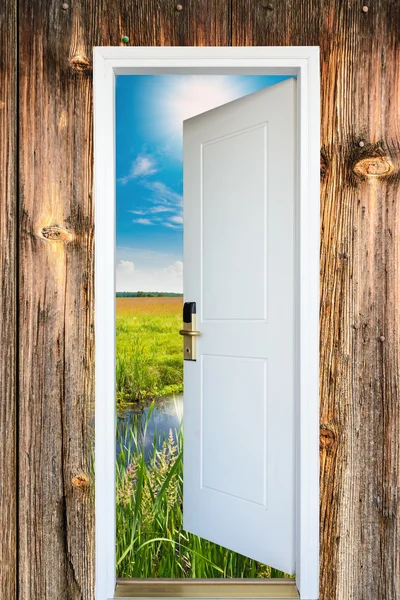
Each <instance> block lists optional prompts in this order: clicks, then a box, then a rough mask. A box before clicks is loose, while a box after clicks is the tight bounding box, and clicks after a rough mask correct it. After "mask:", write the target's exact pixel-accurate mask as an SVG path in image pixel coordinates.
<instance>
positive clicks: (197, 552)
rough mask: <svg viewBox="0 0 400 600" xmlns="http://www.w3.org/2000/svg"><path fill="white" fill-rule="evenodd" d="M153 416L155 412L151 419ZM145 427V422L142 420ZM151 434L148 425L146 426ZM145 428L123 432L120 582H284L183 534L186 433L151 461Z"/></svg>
mask: <svg viewBox="0 0 400 600" xmlns="http://www.w3.org/2000/svg"><path fill="white" fill-rule="evenodd" d="M150 416H151V409H150V413H149V415H148V418H150ZM138 423H139V420H138ZM144 429H146V425H145V426H144ZM143 435H146V431H141V430H140V428H139V426H138V425H137V426H133V427H129V428H127V429H126V430H125V431H120V440H119V443H120V448H121V450H120V454H119V456H118V457H117V573H118V576H119V577H196V578H202V577H204V578H211V577H235V578H242V577H246V578H247V577H283V576H284V574H283V573H282V572H281V571H277V570H275V569H272V568H270V567H267V566H265V565H262V564H260V563H258V562H256V561H254V560H251V559H249V558H245V557H244V556H241V555H240V554H237V553H235V552H231V551H229V550H227V549H226V548H222V547H221V546H218V545H216V544H213V543H211V542H208V541H206V540H204V539H202V538H199V537H197V536H195V535H191V534H188V533H186V532H185V531H184V530H183V528H182V493H183V460H182V459H183V456H182V443H183V436H182V431H178V432H175V433H174V435H173V434H172V432H171V433H170V436H169V438H168V439H166V440H165V441H164V443H163V445H162V447H161V448H160V449H159V450H156V449H155V448H154V449H153V452H152V454H151V456H150V459H148V460H147V462H146V461H145V457H144V451H143Z"/></svg>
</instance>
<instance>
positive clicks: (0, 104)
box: [0, 100, 6, 110]
mask: <svg viewBox="0 0 400 600" xmlns="http://www.w3.org/2000/svg"><path fill="white" fill-rule="evenodd" d="M5 105H6V103H5V102H3V100H0V110H2V109H3V108H4V107H5Z"/></svg>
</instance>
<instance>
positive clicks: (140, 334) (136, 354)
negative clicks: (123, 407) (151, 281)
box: [116, 298, 183, 403]
mask: <svg viewBox="0 0 400 600" xmlns="http://www.w3.org/2000/svg"><path fill="white" fill-rule="evenodd" d="M116 302H117V324H116V331H117V360H116V385H117V402H118V403H125V402H137V401H139V400H142V399H145V398H159V397H161V396H171V395H173V394H179V393H181V392H182V385H183V359H182V338H181V336H180V335H179V333H178V332H179V329H180V328H181V324H182V298H117V300H116Z"/></svg>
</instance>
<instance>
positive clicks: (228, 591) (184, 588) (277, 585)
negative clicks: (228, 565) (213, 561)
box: [114, 579, 300, 600]
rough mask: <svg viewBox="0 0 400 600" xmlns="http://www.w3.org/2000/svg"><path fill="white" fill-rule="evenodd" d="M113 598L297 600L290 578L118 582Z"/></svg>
mask: <svg viewBox="0 0 400 600" xmlns="http://www.w3.org/2000/svg"><path fill="white" fill-rule="evenodd" d="M114 598H270V599H277V600H280V599H283V598H300V596H299V593H298V591H297V588H296V583H295V580H294V579H247V580H243V579H236V580H226V579H191V580H187V579H186V580H179V579H118V580H117V587H116V591H115V596H114Z"/></svg>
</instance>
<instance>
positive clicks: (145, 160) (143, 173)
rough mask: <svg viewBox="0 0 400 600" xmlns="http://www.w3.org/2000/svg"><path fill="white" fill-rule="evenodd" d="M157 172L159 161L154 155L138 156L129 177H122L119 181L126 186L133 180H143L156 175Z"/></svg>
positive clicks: (143, 154)
mask: <svg viewBox="0 0 400 600" xmlns="http://www.w3.org/2000/svg"><path fill="white" fill-rule="evenodd" d="M157 171H159V168H158V165H157V160H156V158H155V157H154V156H153V155H152V154H145V153H142V154H138V155H137V157H136V158H135V160H134V161H133V163H132V166H131V169H130V171H129V175H126V176H125V177H121V179H119V180H118V181H119V182H120V183H122V184H125V183H128V181H131V180H132V179H141V178H142V177H148V176H149V175H154V173H157Z"/></svg>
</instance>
